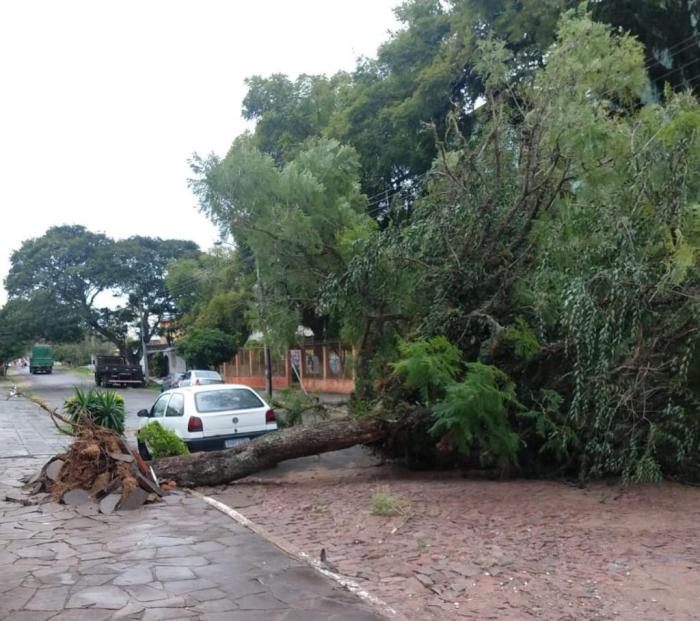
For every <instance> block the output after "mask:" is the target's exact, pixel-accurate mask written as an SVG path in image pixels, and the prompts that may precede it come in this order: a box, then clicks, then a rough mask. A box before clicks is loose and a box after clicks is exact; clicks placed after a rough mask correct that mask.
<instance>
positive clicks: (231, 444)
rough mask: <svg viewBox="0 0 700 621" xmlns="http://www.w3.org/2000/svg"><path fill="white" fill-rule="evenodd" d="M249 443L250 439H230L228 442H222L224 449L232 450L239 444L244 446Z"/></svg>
mask: <svg viewBox="0 0 700 621" xmlns="http://www.w3.org/2000/svg"><path fill="white" fill-rule="evenodd" d="M248 442H250V438H231V439H230V440H224V447H226V448H233V447H234V446H238V445H239V444H246V443H248Z"/></svg>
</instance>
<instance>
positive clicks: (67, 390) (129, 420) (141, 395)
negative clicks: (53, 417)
mask: <svg viewBox="0 0 700 621" xmlns="http://www.w3.org/2000/svg"><path fill="white" fill-rule="evenodd" d="M10 373H11V374H12V375H11V377H10V380H11V381H13V382H15V383H16V384H17V385H18V386H19V387H21V388H24V389H28V390H29V391H31V393H32V394H33V395H35V396H36V397H38V398H39V399H41V400H42V401H44V403H46V404H47V405H49V406H50V407H52V408H58V409H59V410H60V409H61V408H62V407H63V402H64V401H65V400H66V399H67V398H68V397H70V396H71V395H73V393H74V392H75V388H76V387H77V388H83V389H84V388H95V382H94V381H93V379H92V377H89V376H86V375H80V374H78V373H75V372H73V371H70V370H68V369H62V368H61V367H54V372H53V373H52V374H51V375H30V374H29V371H28V370H27V369H17V370H11V371H10ZM110 390H113V391H115V392H118V393H119V394H120V395H121V396H122V397H124V405H125V407H126V429H127V435H132V433H131V432H134V430H136V429H138V417H137V416H136V413H137V412H138V411H139V410H143V409H149V408H150V407H151V406H152V405H153V402H154V401H155V400H156V397H157V396H158V393H157V392H154V391H153V390H147V389H145V388H110Z"/></svg>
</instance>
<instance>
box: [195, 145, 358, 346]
mask: <svg viewBox="0 0 700 621" xmlns="http://www.w3.org/2000/svg"><path fill="white" fill-rule="evenodd" d="M193 169H194V172H195V174H196V178H195V179H194V180H193V181H192V187H193V189H194V191H195V192H196V193H197V195H198V196H199V199H200V202H201V205H202V209H203V210H204V211H205V213H206V214H207V215H208V216H209V217H210V218H211V219H212V220H213V221H214V222H215V223H216V224H218V225H219V226H220V227H221V229H222V231H224V232H228V233H229V234H231V235H232V236H233V238H234V239H235V240H236V243H237V244H239V245H240V246H241V247H243V248H245V249H246V251H249V252H250V256H251V258H252V263H253V269H254V270H255V273H256V281H257V282H258V283H259V286H260V287H261V288H260V289H258V291H257V293H258V298H259V297H260V296H264V298H265V301H264V304H263V305H259V306H258V311H259V312H258V316H257V317H256V318H255V324H256V326H257V327H258V328H260V329H263V332H264V333H265V334H266V335H267V336H268V338H270V337H272V338H274V339H275V340H276V341H277V343H279V344H282V343H287V342H289V341H291V340H293V339H294V335H295V334H296V331H297V328H298V326H299V325H300V324H304V325H306V326H309V327H311V328H312V329H314V331H315V332H316V333H317V334H318V335H322V334H324V331H327V330H329V329H330V326H329V325H328V323H327V321H326V319H327V318H326V317H323V316H321V315H319V313H318V312H317V311H318V308H317V304H318V299H319V296H320V292H321V289H322V287H323V284H324V282H325V279H326V277H327V275H328V274H330V273H333V272H334V271H338V270H342V269H343V267H344V265H345V262H346V256H345V250H346V248H347V243H346V242H347V239H349V238H352V236H354V235H357V234H360V232H363V231H366V230H368V227H369V226H370V224H369V221H368V219H367V218H366V216H363V215H362V211H363V207H364V204H365V202H364V197H363V196H362V194H361V193H360V189H359V183H358V177H357V174H358V161H357V156H356V154H355V152H354V151H353V150H352V149H351V148H349V147H344V146H341V145H340V144H339V143H338V142H336V141H331V140H321V141H318V142H317V143H315V144H312V145H310V146H308V147H307V148H305V149H303V150H302V151H300V153H299V154H298V155H297V157H296V158H294V160H292V161H291V162H289V163H287V164H285V165H284V166H282V167H281V168H280V167H278V166H277V164H276V163H275V161H274V160H273V159H272V158H271V157H270V156H269V155H266V154H264V153H261V152H260V151H259V150H258V149H256V148H255V147H254V146H253V145H251V143H250V139H249V138H243V139H239V140H238V141H236V143H235V144H234V146H233V147H232V148H231V150H230V151H229V153H228V155H227V156H226V158H224V159H223V160H219V159H217V158H216V157H212V158H210V159H208V160H206V161H203V160H201V159H195V160H194V161H193ZM258 275H259V279H258V278H257V276H258Z"/></svg>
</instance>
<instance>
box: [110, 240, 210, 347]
mask: <svg viewBox="0 0 700 621" xmlns="http://www.w3.org/2000/svg"><path fill="white" fill-rule="evenodd" d="M199 254H200V251H199V247H198V246H197V244H195V243H194V242H191V241H183V240H178V239H168V240H163V239H159V238H157V237H141V236H135V237H129V238H128V239H124V240H120V241H117V242H115V243H114V258H115V260H116V261H117V262H118V264H119V266H120V271H119V274H118V276H117V282H116V283H115V287H114V290H115V292H117V293H119V294H121V295H123V296H124V297H125V299H126V304H125V309H124V310H125V311H126V312H128V313H130V314H131V315H132V316H133V320H132V321H133V322H134V323H135V327H136V329H137V330H138V331H139V333H140V334H141V336H142V340H143V342H145V343H148V342H149V341H150V340H151V338H152V337H153V336H154V335H155V334H158V333H159V330H160V326H161V322H162V321H163V319H165V318H171V317H174V316H175V315H176V314H177V307H176V306H175V302H174V300H173V297H172V295H171V293H170V291H169V290H168V287H167V286H166V276H167V274H168V269H169V266H170V265H171V264H172V263H174V262H175V261H177V260H181V259H188V258H191V257H196V256H198V255H199ZM142 353H143V352H142V351H141V345H140V343H139V344H138V346H137V352H136V356H137V357H140V356H141V355H142Z"/></svg>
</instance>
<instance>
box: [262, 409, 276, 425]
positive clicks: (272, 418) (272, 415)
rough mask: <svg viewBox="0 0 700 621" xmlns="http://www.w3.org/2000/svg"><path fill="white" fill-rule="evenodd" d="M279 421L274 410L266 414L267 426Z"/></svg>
mask: <svg viewBox="0 0 700 621" xmlns="http://www.w3.org/2000/svg"><path fill="white" fill-rule="evenodd" d="M276 420H277V417H276V416H275V411H274V410H268V411H267V412H265V424H266V425H267V424H269V423H274V422H275V421H276Z"/></svg>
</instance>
